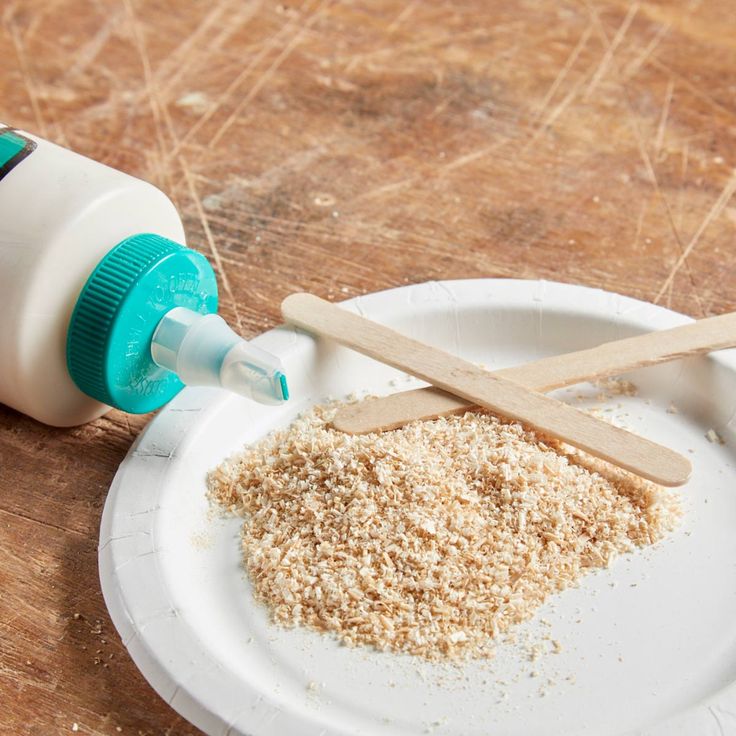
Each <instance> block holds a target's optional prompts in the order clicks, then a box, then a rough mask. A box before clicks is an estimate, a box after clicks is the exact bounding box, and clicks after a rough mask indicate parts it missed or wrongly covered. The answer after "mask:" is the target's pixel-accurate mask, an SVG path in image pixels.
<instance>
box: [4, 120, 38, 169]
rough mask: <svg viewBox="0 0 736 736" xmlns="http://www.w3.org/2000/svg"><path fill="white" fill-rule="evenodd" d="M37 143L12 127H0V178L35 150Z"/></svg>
mask: <svg viewBox="0 0 736 736" xmlns="http://www.w3.org/2000/svg"><path fill="white" fill-rule="evenodd" d="M36 146H37V143H36V141H32V140H31V139H30V138H27V137H26V136H24V135H23V134H22V133H19V132H18V131H17V130H14V129H13V128H8V127H5V126H1V127H0V179H3V177H5V176H7V175H8V174H9V173H10V172H11V171H12V170H13V169H14V168H15V167H16V166H17V165H18V164H19V163H20V162H21V161H23V159H25V158H27V157H28V156H29V155H30V154H31V153H33V151H35V150H36Z"/></svg>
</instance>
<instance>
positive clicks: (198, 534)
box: [99, 280, 736, 736]
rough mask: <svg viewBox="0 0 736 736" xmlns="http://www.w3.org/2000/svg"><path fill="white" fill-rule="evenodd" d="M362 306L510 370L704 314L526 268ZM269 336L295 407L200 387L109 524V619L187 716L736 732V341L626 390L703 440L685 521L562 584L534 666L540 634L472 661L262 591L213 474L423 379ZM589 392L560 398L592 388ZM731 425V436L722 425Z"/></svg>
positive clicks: (374, 727)
mask: <svg viewBox="0 0 736 736" xmlns="http://www.w3.org/2000/svg"><path fill="white" fill-rule="evenodd" d="M346 304H347V305H348V307H349V308H350V309H353V310H355V311H357V312H360V313H361V314H365V315H367V316H369V317H371V318H373V319H376V320H378V321H380V322H385V323H387V324H390V325H393V326H395V327H397V328H398V329H399V330H401V331H403V332H405V333H408V334H410V335H412V336H413V337H417V338H419V339H422V340H425V341H427V342H430V343H434V344H436V345H438V346H441V347H443V348H446V349H447V350H449V351H452V352H455V353H459V354H461V355H463V356H465V357H467V358H470V359H472V360H476V361H482V362H484V363H486V364H487V365H489V366H491V367H499V368H500V367H503V366H508V365H511V364H516V363H520V362H523V361H528V360H532V359H534V358H539V357H541V356H545V355H550V354H554V353H560V352H567V351H570V350H574V349H579V348H583V347H589V346H592V345H595V344H598V343H601V342H604V341H607V340H612V339H616V338H621V337H625V336H628V335H632V334H635V333H639V332H643V331H647V330H652V329H662V328H665V327H671V326H674V325H678V324H681V323H684V322H687V321H689V320H688V319H687V318H686V317H684V316H682V315H678V314H675V313H674V312H671V311H668V310H666V309H663V308H660V307H655V306H653V305H651V304H645V303H643V302H638V301H635V300H633V299H628V298H625V297H621V296H618V295H615V294H610V293H605V292H602V291H596V290H592V289H586V288H582V287H577V286H569V285H564V284H555V283H546V282H530V281H513V280H476V281H453V282H442V283H427V284H422V285H419V286H410V287H406V288H402V289H394V290H392V291H386V292H382V293H379V294H372V295H369V296H365V297H360V298H358V299H353V300H351V301H350V302H346ZM258 343H259V344H260V345H262V346H263V347H264V348H267V349H269V350H272V351H274V352H276V353H278V354H280V355H281V356H282V357H283V359H284V362H285V364H286V368H287V371H288V375H289V380H290V383H291V386H292V392H293V396H294V400H292V401H290V402H289V403H288V406H286V407H284V408H278V409H275V410H274V409H273V408H271V407H262V406H257V405H255V404H251V403H248V402H246V401H245V400H242V399H239V398H237V397H234V396H231V395H226V394H225V393H222V392H219V391H215V390H193V389H187V390H185V391H184V392H183V393H182V394H181V395H180V396H179V397H177V398H176V399H175V400H174V401H173V402H171V404H169V406H167V407H166V408H165V409H164V410H163V411H162V412H161V413H160V414H159V415H158V416H157V417H156V418H155V419H154V420H153V422H151V424H150V425H149V427H148V428H147V429H146V431H145V432H144V433H143V434H142V436H141V437H140V438H139V440H138V441H137V442H136V444H135V445H134V447H133V448H132V449H131V451H130V453H129V455H128V457H127V458H126V460H125V461H124V462H123V464H122V465H121V466H120V470H119V471H118V474H117V476H116V477H115V481H114V482H113V484H112V487H111V489H110V494H109V496H108V498H107V503H106V505H105V511H104V515H103V519H102V530H101V534H100V553H99V561H100V577H101V580H102V589H103V592H104V595H105V600H106V602H107V606H108V608H109V610H110V614H111V616H112V619H113V621H114V623H115V626H116V627H117V629H118V631H119V632H120V635H121V636H122V638H123V641H124V642H125V645H126V646H127V648H128V650H129V652H130V654H131V656H132V657H133V659H134V660H135V662H136V664H137V665H138V667H139V668H140V669H141V671H142V672H143V674H144V675H145V677H146V678H147V679H148V681H149V682H150V683H151V685H152V686H153V687H154V688H155V689H156V691H157V692H158V693H159V694H160V695H161V696H162V697H163V698H164V699H165V700H166V701H167V702H168V703H170V704H171V705H172V706H173V707H174V708H175V709H176V710H177V711H179V713H181V714H182V715H183V716H185V717H186V718H188V719H189V720H190V721H192V722H193V723H195V724H196V725H197V726H199V727H200V728H202V729H203V730H204V731H205V732H207V733H208V734H249V735H252V736H266V735H268V736H276V735H278V736H328V735H330V734H365V735H371V736H379V735H380V736H399V735H401V736H408V735H409V734H422V733H433V734H437V735H440V734H453V735H458V734H465V735H468V736H470V735H473V734H477V735H481V734H483V735H486V734H494V735H497V736H517V735H518V736H521V735H522V734H523V736H536V735H538V734H545V735H550V734H565V735H566V736H569V735H570V734H627V733H637V734H647V736H654V735H655V734H656V735H658V736H659V735H662V736H664V735H665V734H667V735H668V736H669V735H670V734H688V735H689V734H698V735H699V736H702V735H707V734H711V733H712V734H719V735H720V736H723V734H736V685H735V684H734V683H735V682H736V487H735V486H734V464H733V463H734V449H733V448H734V447H736V443H735V442H734V439H735V436H734V435H735V432H734V430H735V429H736V418H735V416H736V356H734V354H733V352H732V351H731V352H728V353H726V352H724V353H721V354H719V355H718V356H717V357H710V358H699V359H695V360H690V361H687V362H685V363H676V364H670V365H666V366H660V367H657V368H649V369H646V370H645V371H640V372H639V373H637V374H632V376H631V378H632V380H634V381H635V382H636V383H637V384H638V386H639V387H640V395H639V397H636V398H634V397H622V398H616V399H613V400H612V401H611V402H610V404H609V405H610V406H611V407H612V408H613V409H614V413H616V414H628V417H626V420H627V421H628V424H629V426H631V427H632V428H633V429H635V430H637V431H639V432H641V433H643V434H646V435H647V436H648V437H650V438H652V439H654V440H657V441H660V442H663V443H665V444H667V445H669V446H671V447H673V448H674V449H676V450H679V451H681V452H683V453H688V452H692V459H693V462H694V466H695V470H694V474H693V479H692V481H691V482H690V483H689V485H688V486H687V487H686V488H685V489H683V490H682V493H683V495H684V497H685V499H686V502H685V506H686V517H685V520H684V523H683V525H682V527H681V528H680V529H679V530H678V531H677V532H676V533H674V534H673V535H672V537H671V538H670V539H669V540H667V541H665V542H664V543H662V544H660V545H658V546H656V547H654V548H650V549H648V550H646V551H644V552H639V553H637V554H632V555H629V556H626V557H624V558H622V559H620V560H618V561H617V562H616V563H615V564H614V565H613V567H612V568H611V569H609V570H606V571H602V572H598V573H595V574H591V575H589V576H588V577H586V578H585V579H584V582H583V583H582V585H581V587H579V588H577V589H575V590H569V591H566V592H564V593H562V594H560V595H558V596H555V598H554V600H553V601H551V602H550V603H549V604H548V605H546V606H545V607H544V608H543V609H542V611H541V612H540V614H539V616H538V617H537V618H536V619H535V621H533V622H531V623H529V624H527V625H525V626H524V627H522V628H521V634H522V636H523V637H530V640H531V641H538V642H540V643H541V644H542V645H544V646H547V645H546V644H545V641H546V640H545V639H544V636H545V635H546V634H548V635H549V636H551V637H553V638H554V639H556V640H559V642H560V643H561V645H562V648H563V649H562V651H561V652H560V653H558V654H552V653H550V654H545V655H543V656H542V658H541V659H540V660H539V661H537V662H530V661H529V659H528V657H527V656H526V654H527V653H528V649H525V647H524V646H521V645H516V646H513V645H506V646H501V647H500V649H499V653H498V657H497V658H496V659H495V660H493V661H490V662H485V663H474V664H467V665H465V666H462V667H453V666H447V665H445V666H440V665H431V664H428V663H424V662H421V661H416V660H414V659H412V658H410V657H408V656H402V657H399V656H394V655H390V654H379V653H376V652H372V651H369V650H365V649H348V648H346V647H342V646H339V645H338V644H337V643H336V642H335V641H334V640H333V639H331V638H329V637H325V636H321V635H318V634H316V633H313V632H309V631H304V630H301V629H296V630H289V631H285V630H281V629H278V628H275V627H273V626H272V625H270V624H269V623H268V620H267V616H266V613H265V611H264V610H263V609H262V608H261V607H260V606H258V605H256V604H255V603H254V601H253V599H252V596H251V591H250V587H249V584H248V581H247V580H246V579H245V577H244V574H243V571H242V568H241V564H240V543H239V527H240V522H239V520H238V519H223V518H220V517H218V515H217V514H213V513H212V511H211V509H210V508H209V506H208V502H207V500H206V499H205V474H206V472H207V471H208V470H209V469H211V468H213V467H214V466H215V465H217V464H218V463H219V462H220V461H221V460H222V459H224V458H225V457H227V456H228V455H230V454H231V453H233V452H235V451H237V450H238V449H239V448H241V447H242V446H243V445H244V444H245V443H249V442H253V441H255V440H257V439H258V438H259V437H261V436H263V435H264V434H265V433H266V432H268V431H269V430H271V429H272V428H273V427H275V426H277V425H282V424H285V423H287V422H288V421H290V419H291V418H292V417H293V416H294V415H295V414H296V413H297V412H299V411H300V410H302V409H303V408H304V407H306V406H308V405H310V404H312V403H314V402H316V401H321V400H323V399H325V398H326V397H327V396H328V395H330V396H333V397H340V396H343V395H346V394H349V393H350V392H352V391H356V390H358V391H372V392H377V393H388V392H390V391H397V390H402V389H406V388H408V387H410V386H412V385H416V384H415V383H413V382H412V381H411V380H410V379H407V377H406V376H404V375H402V374H399V373H397V372H396V371H393V370H392V369H389V368H387V367H386V366H383V365H380V364H378V363H376V362H373V361H371V360H368V359H366V358H363V357H361V356H359V355H357V354H355V353H352V352H350V351H348V350H345V349H343V348H337V347H335V346H332V345H326V344H318V343H315V341H314V340H312V338H310V337H308V336H306V335H303V334H298V333H296V332H295V331H293V330H291V329H287V328H281V329H277V330H273V331H271V332H269V333H267V334H265V335H263V336H261V337H260V338H258ZM581 391H582V392H583V393H585V387H583V389H581V387H576V388H575V389H573V390H569V389H566V390H565V391H562V392H558V395H560V396H563V397H567V398H568V399H570V400H573V401H579V398H576V397H579V395H580V394H581ZM588 393H589V394H590V395H591V396H594V395H595V394H596V393H598V392H597V391H593V390H592V389H590V387H588ZM670 402H674V404H675V405H676V406H677V408H678V409H679V413H677V414H673V413H668V412H667V408H668V407H669V405H670ZM710 428H713V429H715V430H716V431H717V432H719V433H720V435H721V436H722V437H723V438H724V439H725V441H726V444H725V445H724V446H721V445H719V444H717V443H709V442H708V441H707V440H706V439H705V437H704V435H705V433H706V432H707V430H708V429H710ZM542 619H544V621H542ZM532 671H535V672H536V673H537V676H536V677H534V676H532V675H531V673H532Z"/></svg>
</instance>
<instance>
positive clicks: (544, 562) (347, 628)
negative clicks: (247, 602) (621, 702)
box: [209, 405, 680, 660]
mask: <svg viewBox="0 0 736 736" xmlns="http://www.w3.org/2000/svg"><path fill="white" fill-rule="evenodd" d="M335 411H336V407H335V406H334V405H333V406H331V407H317V408H315V409H313V410H312V411H310V412H309V413H307V414H306V415H304V416H302V417H300V418H299V419H298V420H297V421H295V422H294V423H293V424H292V425H291V426H290V427H288V428H286V429H284V430H281V431H278V432H276V433H274V434H272V435H270V436H269V437H267V438H265V439H264V440H263V441H261V442H260V443H259V444H257V445H255V446H254V447H251V448H248V449H246V450H245V452H244V453H243V454H242V455H240V456H239V457H236V458H233V459H232V460H230V461H228V462H225V463H223V464H222V465H221V466H220V467H219V468H217V469H216V470H215V471H213V472H212V473H211V475H210V478H209V488H210V493H211V496H212V498H213V499H215V500H216V501H217V502H218V503H220V504H222V505H224V506H225V507H227V508H228V509H230V510H231V511H232V512H235V513H237V514H240V515H242V517H243V520H244V523H243V532H242V540H243V541H242V543H243V554H244V562H245V567H246V569H247V571H248V574H249V576H250V579H251V581H252V582H253V585H254V589H255V594H256V596H257V598H258V599H259V600H260V601H262V602H263V603H265V604H266V605H267V606H268V608H269V610H270V613H271V616H272V618H273V620H274V621H275V622H277V623H278V624H281V625H285V626H295V625H303V626H308V627H310V628H313V629H316V630H318V631H323V632H331V633H333V634H334V635H336V636H337V637H338V638H339V639H340V640H341V641H342V642H344V643H345V644H348V645H371V646H373V647H376V648H378V649H379V650H390V651H394V652H405V653H411V654H415V655H419V656H422V657H425V658H427V659H430V660H437V659H442V658H457V657H488V656H491V655H492V653H493V644H494V639H495V638H497V637H498V635H499V634H500V633H501V632H505V631H506V630H507V629H509V627H511V626H513V625H514V624H516V623H519V622H521V621H524V620H525V619H528V618H530V617H531V616H532V615H533V614H534V612H535V611H536V610H537V608H538V607H539V606H540V605H541V604H542V603H543V602H544V600H545V599H546V598H547V597H548V596H549V595H550V594H552V593H554V592H556V591H560V590H563V589H565V588H568V587H571V586H574V585H576V584H577V582H578V581H579V579H580V577H581V576H582V575H583V574H584V573H585V572H586V571H587V570H589V569H591V568H598V567H607V566H608V565H609V564H610V563H611V561H612V560H613V559H614V558H615V556H616V555H617V554H619V553H622V552H627V551H630V550H632V549H634V548H636V547H644V546H646V545H650V544H653V543H655V542H657V541H658V540H660V539H662V538H663V537H664V536H665V535H666V533H667V532H668V531H669V530H671V529H672V528H673V527H674V526H675V525H676V523H677V520H678V518H679V514H680V512H679V506H678V497H677V495H676V494H674V493H673V492H671V491H665V490H663V489H661V488H659V487H657V486H655V485H653V484H651V483H648V482H646V481H643V480H641V479H639V478H635V477H633V476H631V475H629V474H627V473H625V472H624V471H619V470H617V469H615V468H612V467H610V466H606V465H605V464H603V463H600V462H598V461H595V460H593V459H591V458H589V457H588V456H585V455H584V454H582V453H579V452H573V451H569V450H568V448H565V447H563V446H562V445H561V444H559V443H556V442H555V441H548V440H542V439H540V438H539V437H538V436H536V435H535V434H534V433H532V432H530V431H527V430H526V429H524V428H523V427H521V426H520V425H518V424H515V423H508V422H504V421H501V420H499V419H497V418H496V417H494V416H493V415H491V414H488V413H484V412H480V411H474V412H468V413H466V414H465V415H463V416H452V417H445V418H440V419H437V420H434V421H429V422H414V423H412V424H409V425H407V426H405V427H403V428H401V429H398V430H394V431H391V432H385V433H383V434H367V435H348V434H343V433H341V432H338V431H336V430H333V429H331V428H330V426H329V421H330V418H331V416H332V415H334V412H335Z"/></svg>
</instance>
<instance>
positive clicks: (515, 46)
mask: <svg viewBox="0 0 736 736" xmlns="http://www.w3.org/2000/svg"><path fill="white" fill-rule="evenodd" d="M0 13H1V14H2V16H1V18H2V26H1V30H0V55H1V56H0V58H2V60H3V61H2V72H1V73H0V120H5V121H6V122H9V123H12V124H14V125H17V126H19V127H24V128H26V129H28V130H31V131H34V132H36V133H38V134H40V135H43V136H46V137H48V138H49V139H52V140H54V141H58V142H60V143H62V144H64V145H68V146H70V147H72V148H74V149H76V150H77V151H80V152H82V153H85V154H87V155H89V156H92V157H94V158H97V159H99V160H101V161H104V162H106V163H108V164H110V165H112V166H116V167H118V168H120V169H123V170H125V171H128V172H131V173H133V174H136V175H138V176H141V177H143V178H145V179H149V180H150V181H152V182H153V183H155V184H156V185H158V186H159V187H161V188H162V189H164V190H165V191H166V192H167V193H168V194H169V195H170V196H171V197H172V198H173V200H174V201H175V203H176V204H177V206H178V207H179V210H180V211H181V213H182V216H183V217H184V220H185V223H186V227H187V231H188V235H189V242H190V244H192V245H194V246H195V247H197V248H199V249H201V250H202V251H203V252H204V253H205V254H207V255H208V256H209V257H210V258H211V260H212V262H213V264H214V265H215V267H216V269H217V271H218V274H219V279H220V284H221V291H222V313H223V314H224V316H225V317H226V318H227V319H228V320H230V321H231V322H232V323H233V324H234V325H236V326H237V327H238V328H239V329H240V330H241V331H242V333H243V334H244V335H246V336H252V335H255V334H257V333H259V332H261V331H262V330H265V329H268V328H270V327H272V326H273V325H274V324H276V323H277V322H278V321H279V311H278V305H279V302H280V300H281V299H282V298H283V297H284V296H285V295H286V294H288V293H289V292H291V291H293V290H310V291H314V292H316V293H317V294H320V295H322V296H326V297H328V298H335V299H343V298H346V297H350V296H354V295H356V294H361V293H364V292H367V291H374V290H376V289H383V288H386V287H391V286H398V285H401V284H405V283H414V282H421V281H426V280H429V279H448V278H465V277H478V276H513V277H518V278H546V279H556V280H560V281H569V282H576V283H584V284H589V285H593V286H600V287H604V288H606V289H611V290H613V291H618V292H621V293H623V294H629V295H631V296H634V297H638V298H640V299H647V300H651V301H655V302H657V303H661V304H664V305H667V306H671V307H673V308H674V309H677V310H680V311H683V312H686V313H688V314H691V315H693V316H696V317H701V316H705V315H711V314H717V313H720V312H724V311H727V310H732V309H734V308H736V280H735V279H736V238H735V237H734V235H735V230H736V205H734V204H730V199H731V195H732V194H733V192H734V190H735V189H736V178H735V177H734V173H733V170H732V166H734V164H736V74H735V73H734V69H736V16H734V13H733V1H732V0H690V1H686V0H680V1H677V2H676V1H674V0H641V1H640V2H636V1H634V2H629V1H627V2H624V1H623V0H590V1H589V2H585V0H580V2H565V1H563V0H537V1H536V2H525V3H514V2H500V0H498V1H489V0H462V1H460V0H457V1H452V0H444V1H442V2H440V1H439V0H438V1H437V2H435V1H433V0H428V1H425V2H422V1H421V0H408V1H407V0H401V1H400V2H398V1H396V0H381V1H380V2H370V3H369V2H364V3H359V2H348V1H347V0H345V1H343V2H340V1H338V0H306V1H305V2H295V3H288V4H281V5H279V4H277V3H271V2H260V1H259V0H216V2H211V1H210V0H194V1H193V0H186V1H185V0H178V2H177V0H123V1H122V2H114V1H113V0H96V1H95V2H92V1H91V0H27V1H26V2H20V1H18V2H13V0H5V2H4V3H3V4H2V7H0ZM0 196H2V192H1V191H0ZM29 206H32V203H30V204H29ZM0 349H2V346H0ZM147 420H148V417H146V416H143V417H133V416H126V415H124V414H122V413H120V412H116V411H113V412H111V413H110V414H109V415H108V416H106V417H104V418H102V419H100V420H98V421H96V422H94V423H92V424H89V425H87V426H84V427H79V428H77V429H71V430H60V429H51V428H48V427H43V426H41V425H39V424H37V423H36V422H34V421H32V420H30V419H28V418H26V417H23V416H20V415H19V414H17V413H15V412H13V411H10V410H8V409H4V408H1V407H0V704H2V707H0V731H1V732H2V733H8V734H39V735H41V734H42V735H43V736H47V735H48V734H55V733H60V734H63V733H69V732H73V731H74V730H75V728H77V729H78V732H79V733H84V734H111V735H114V734H117V733H123V734H133V735H134V736H138V735H144V734H145V735H147V736H148V735H150V736H153V735H154V734H156V735H158V734H177V735H181V734H183V735H186V734H194V733H196V732H197V731H196V729H194V728H193V727H191V726H189V725H187V724H186V723H185V722H184V721H183V720H182V719H181V718H179V717H178V716H177V715H176V714H175V713H174V711H173V710H171V709H170V708H169V707H168V706H167V705H166V704H165V703H164V702H163V701H162V700H160V699H159V697H158V696H157V695H156V694H155V693H154V692H153V690H151V689H150V688H149V686H148V685H147V684H146V682H145V681H144V680H143V678H142V677H141V675H140V674H139V673H138V671H137V670H136V668H135V666H134V665H133V663H132V662H131V660H130V659H129V658H128V656H127V654H126V652H125V649H124V648H123V646H122V645H121V643H120V641H119V639H118V637H117V635H116V633H115V631H114V630H113V628H112V626H111V623H110V620H109V618H108V616H107V613H106V611H105V606H104V603H103V600H102V597H101V594H100V587H99V583H98V578H97V558H96V542H97V533H98V525H99V521H100V513H101V510H102V506H103V503H104V501H105V493H106V491H107V488H108V486H109V484H110V481H111V479H112V477H113V475H114V473H115V470H116V468H117V466H118V464H119V463H120V461H121V460H122V459H123V457H124V456H125V453H126V451H127V449H128V447H129V445H130V443H131V442H132V440H133V439H134V437H135V436H136V435H137V434H138V432H140V431H141V429H142V428H143V426H144V425H145V423H146V421H147ZM75 724H77V725H76V726H75Z"/></svg>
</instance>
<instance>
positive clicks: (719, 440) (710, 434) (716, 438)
mask: <svg viewBox="0 0 736 736" xmlns="http://www.w3.org/2000/svg"><path fill="white" fill-rule="evenodd" d="M705 439H707V440H708V442H712V443H713V444H716V445H723V444H725V443H724V441H723V437H721V435H719V434H718V432H716V431H715V429H709V430H708V431H707V432H706V433H705Z"/></svg>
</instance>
